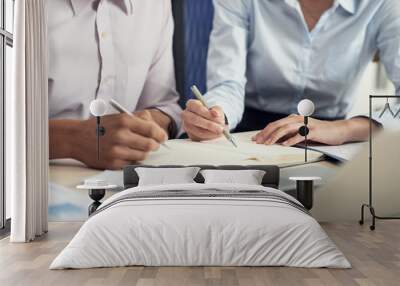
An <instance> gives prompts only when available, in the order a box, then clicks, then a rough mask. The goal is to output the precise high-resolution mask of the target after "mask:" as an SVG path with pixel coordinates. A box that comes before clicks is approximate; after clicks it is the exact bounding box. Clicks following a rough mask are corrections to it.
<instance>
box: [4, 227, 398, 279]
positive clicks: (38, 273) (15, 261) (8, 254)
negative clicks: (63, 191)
mask: <svg viewBox="0 0 400 286" xmlns="http://www.w3.org/2000/svg"><path fill="white" fill-rule="evenodd" d="M79 227H80V224H78V223H52V224H50V232H49V234H48V235H47V236H45V237H43V238H42V239H40V240H38V241H36V242H33V243H31V244H9V242H8V239H4V240H2V241H0V285H2V286H8V285H10V286H18V285H29V286H35V285H40V286H42V285H57V286H61V285H68V286H75V285H96V286H98V285H138V286H139V285H140V286H150V285H151V286H152V285H166V286H179V285H227V286H234V285H242V286H253V285H255V286H261V285H290V286H292V285H329V286H331V285H346V286H351V285H365V286H367V285H382V286H390V285H396V286H397V285H400V223H398V222H394V221H391V222H390V221H388V222H379V224H378V226H377V230H376V231H375V232H371V231H369V229H368V226H364V227H360V226H359V225H357V224H356V223H354V224H350V223H348V224H325V225H323V227H324V229H325V230H326V231H327V232H328V234H329V235H330V237H331V238H332V239H333V240H334V241H335V242H336V244H337V245H338V246H339V248H340V249H341V250H342V251H343V252H344V254H345V255H346V256H347V258H348V259H349V260H350V262H351V263H352V265H353V269H351V270H328V269H295V268H281V267H272V268H264V267H259V268H253V267H243V268H233V267H224V268H216V267H188V268H157V267H150V268H144V267H129V268H114V269H93V270H68V271H50V270H48V267H49V264H50V263H51V261H52V260H53V259H54V258H55V256H56V255H57V254H58V253H59V252H60V251H61V250H62V248H63V247H64V246H65V245H66V244H67V242H68V241H69V240H70V239H71V238H72V236H73V235H74V234H75V233H76V231H77V230H78V229H79Z"/></svg>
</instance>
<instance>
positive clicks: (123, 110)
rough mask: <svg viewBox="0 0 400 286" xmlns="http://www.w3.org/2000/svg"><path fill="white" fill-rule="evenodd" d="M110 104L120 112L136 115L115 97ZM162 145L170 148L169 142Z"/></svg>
mask: <svg viewBox="0 0 400 286" xmlns="http://www.w3.org/2000/svg"><path fill="white" fill-rule="evenodd" d="M110 105H111V106H112V107H114V109H116V110H117V111H118V112H119V113H126V114H128V115H129V116H131V117H134V116H135V115H133V113H132V112H130V111H129V110H127V109H126V108H125V107H123V106H122V105H121V104H119V103H118V102H117V101H115V100H114V99H110ZM161 145H163V146H164V147H165V148H167V149H170V148H169V147H168V146H167V144H165V143H161Z"/></svg>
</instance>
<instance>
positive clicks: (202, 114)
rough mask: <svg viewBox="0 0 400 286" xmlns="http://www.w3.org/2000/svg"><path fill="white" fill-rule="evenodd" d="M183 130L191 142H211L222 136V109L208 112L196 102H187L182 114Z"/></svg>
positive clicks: (223, 121)
mask: <svg viewBox="0 0 400 286" xmlns="http://www.w3.org/2000/svg"><path fill="white" fill-rule="evenodd" d="M182 120H183V128H184V129H185V131H186V132H187V134H188V135H189V138H190V139H192V140H193V141H202V140H211V139H215V138H218V137H220V136H222V135H223V131H224V128H225V116H224V112H223V111H222V109H221V108H220V107H218V106H214V107H213V108H211V109H210V110H208V109H207V108H206V107H204V106H203V105H202V104H201V102H200V101H198V100H189V101H188V103H187V104H186V109H185V110H184V111H183V113H182Z"/></svg>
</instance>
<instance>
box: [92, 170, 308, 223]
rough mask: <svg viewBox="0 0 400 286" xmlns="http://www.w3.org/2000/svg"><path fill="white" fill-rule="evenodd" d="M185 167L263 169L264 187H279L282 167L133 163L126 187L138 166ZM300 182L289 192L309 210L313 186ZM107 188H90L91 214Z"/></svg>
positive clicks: (135, 178)
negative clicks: (306, 186) (293, 190)
mask: <svg viewBox="0 0 400 286" xmlns="http://www.w3.org/2000/svg"><path fill="white" fill-rule="evenodd" d="M138 167H144V168H185V167H199V168H200V169H201V170H210V169H214V170H262V171H265V175H264V177H263V180H262V185H263V186H264V187H270V188H274V189H279V181H280V169H279V167H278V166H272V165H249V166H237V165H226V166H212V165H193V166H182V165H164V166H152V165H132V166H127V167H125V168H124V170H123V172H124V189H125V190H126V189H130V188H134V187H137V186H138V184H139V176H138V174H137V173H136V168H138ZM194 180H195V182H197V183H204V178H203V176H202V175H201V174H200V172H199V174H198V175H197V176H196V178H195V179H194ZM299 186H301V185H300V184H297V190H296V191H295V192H288V194H289V195H291V196H293V197H295V198H296V199H297V200H298V201H300V202H301V203H302V204H303V205H304V206H305V207H306V208H307V209H308V210H311V209H312V207H313V192H314V191H313V188H312V185H311V186H310V187H309V188H301V187H300V188H299ZM104 195H105V190H90V191H89V196H90V198H91V199H92V200H93V201H94V202H93V203H92V204H91V205H90V206H89V216H90V215H91V214H92V213H93V212H95V211H96V209H97V208H98V207H99V206H100V205H101V202H100V200H101V199H102V198H103V197H104Z"/></svg>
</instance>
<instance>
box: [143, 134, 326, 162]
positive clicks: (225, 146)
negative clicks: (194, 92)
mask: <svg viewBox="0 0 400 286" xmlns="http://www.w3.org/2000/svg"><path fill="white" fill-rule="evenodd" d="M255 134H256V132H246V133H240V134H235V135H234V137H235V139H236V141H237V143H238V148H235V147H233V146H232V145H231V144H229V143H228V142H227V141H226V139H225V138H219V139H216V140H211V141H205V142H193V141H191V140H182V139H180V140H170V141H168V146H169V147H170V150H166V149H165V148H160V149H159V150H158V151H156V152H154V153H152V154H150V155H149V157H148V158H147V159H146V160H145V161H143V162H142V163H143V164H148V165H169V164H171V165H277V166H280V167H288V166H295V165H300V164H304V163H305V161H304V150H303V149H301V148H294V147H285V146H281V145H272V146H267V145H258V144H256V143H254V142H253V141H252V140H251V138H252V136H254V135H255ZM308 158H309V162H317V161H320V160H322V158H323V154H321V153H320V152H316V151H309V152H308Z"/></svg>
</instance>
